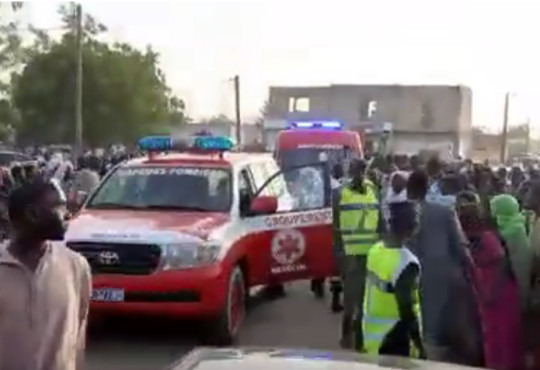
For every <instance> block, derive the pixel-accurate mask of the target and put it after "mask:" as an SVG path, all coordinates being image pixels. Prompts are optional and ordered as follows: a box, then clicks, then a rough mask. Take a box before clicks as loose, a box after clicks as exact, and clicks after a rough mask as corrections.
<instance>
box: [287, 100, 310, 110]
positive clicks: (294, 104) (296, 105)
mask: <svg viewBox="0 0 540 370" xmlns="http://www.w3.org/2000/svg"><path fill="white" fill-rule="evenodd" d="M289 112H309V98H307V97H290V98H289Z"/></svg>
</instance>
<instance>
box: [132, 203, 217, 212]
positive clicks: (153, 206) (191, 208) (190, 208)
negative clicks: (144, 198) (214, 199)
mask: <svg viewBox="0 0 540 370" xmlns="http://www.w3.org/2000/svg"><path fill="white" fill-rule="evenodd" d="M141 208H148V209H163V210H174V211H199V212H209V210H208V209H207V208H202V207H197V206H176V205H171V204H146V205H144V206H143V207H141Z"/></svg>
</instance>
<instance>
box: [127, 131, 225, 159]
mask: <svg viewBox="0 0 540 370" xmlns="http://www.w3.org/2000/svg"><path fill="white" fill-rule="evenodd" d="M137 146H138V147H139V149H141V150H143V151H146V152H148V153H155V152H168V151H179V152H197V153H207V154H211V153H216V152H217V153H223V152H225V151H228V150H231V149H232V148H233V147H234V144H233V142H232V140H231V139H229V138H228V137H225V136H210V135H203V136H198V135H196V136H192V137H187V138H185V137H172V136H168V135H156V136H146V137H143V138H141V139H139V141H138V143H137Z"/></svg>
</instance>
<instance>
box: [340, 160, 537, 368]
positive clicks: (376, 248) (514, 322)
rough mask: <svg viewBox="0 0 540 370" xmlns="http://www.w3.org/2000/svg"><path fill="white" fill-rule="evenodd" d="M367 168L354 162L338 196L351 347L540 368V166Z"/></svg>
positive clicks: (388, 164)
mask: <svg viewBox="0 0 540 370" xmlns="http://www.w3.org/2000/svg"><path fill="white" fill-rule="evenodd" d="M381 163H382V165H381ZM366 167H367V165H366V164H365V163H364V162H363V161H360V160H353V162H352V163H351V165H350V169H349V174H348V175H349V181H348V183H346V184H345V185H343V186H341V187H336V188H335V189H334V192H335V194H334V197H333V199H334V213H333V214H334V225H333V230H334V238H333V239H334V242H333V243H334V255H335V258H336V261H337V264H338V265H339V266H340V267H339V269H340V274H341V277H342V281H343V292H344V299H343V307H341V308H343V322H342V338H341V344H342V346H343V347H345V348H356V349H357V350H358V351H361V352H368V353H378V354H391V355H401V356H418V357H421V358H428V359H433V360H438V361H444V362H451V363H459V364H463V365H469V366H479V367H487V368H491V369H500V370H510V369H516V370H517V369H525V368H539V369H540V335H538V333H539V330H540V326H539V323H540V254H539V253H538V251H539V248H540V221H539V220H540V219H539V215H540V181H538V179H539V173H538V170H537V169H535V168H533V167H531V168H528V169H526V170H523V169H522V168H521V166H513V167H512V168H511V169H510V170H507V168H505V167H501V168H499V169H493V168H492V167H490V166H488V165H484V164H473V163H472V162H470V161H465V162H461V163H452V164H444V163H442V162H441V161H439V160H438V159H436V158H433V159H430V160H429V161H427V163H425V164H421V163H419V162H418V161H414V160H409V161H406V162H401V163H400V165H399V166H397V165H395V164H393V163H392V161H389V160H386V161H381V162H379V164H378V165H377V166H376V167H372V168H366ZM372 205H375V207H371V206H372ZM379 209H380V210H379ZM370 219H371V220H372V221H370V222H369V224H370V225H369V226H366V225H367V223H366V220H370ZM344 225H345V226H346V227H344ZM358 225H360V227H358ZM351 227H353V229H354V228H356V231H354V233H353V234H351ZM375 232H376V233H377V235H378V237H377V238H376V240H373V239H374V238H373V233H375ZM353 240H354V241H353ZM355 243H356V244H355ZM347 248H349V249H347ZM338 295H339V290H337V291H334V297H333V298H334V299H333V300H332V302H333V303H332V305H333V306H334V307H333V310H338V308H337V307H335V306H336V305H338V304H339V303H338V302H339V299H337V298H336V296H338Z"/></svg>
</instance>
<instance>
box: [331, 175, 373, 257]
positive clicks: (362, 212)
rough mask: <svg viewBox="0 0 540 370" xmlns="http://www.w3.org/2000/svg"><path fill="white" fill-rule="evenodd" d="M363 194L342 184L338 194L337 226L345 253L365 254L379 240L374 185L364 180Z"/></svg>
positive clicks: (351, 254) (353, 254)
mask: <svg viewBox="0 0 540 370" xmlns="http://www.w3.org/2000/svg"><path fill="white" fill-rule="evenodd" d="M365 185H366V186H365V188H366V191H365V194H360V193H358V192H355V191H354V190H352V189H351V188H349V187H348V186H344V187H343V188H342V189H341V191H340V195H339V228H340V232H341V239H342V240H343V247H344V250H345V254H346V255H349V256H357V255H366V254H367V253H368V251H369V249H370V248H371V247H372V246H373V244H375V243H377V242H378V241H379V236H378V234H377V225H378V223H379V201H378V200H377V196H376V194H375V187H374V186H373V185H372V184H371V183H370V182H369V181H366V182H365Z"/></svg>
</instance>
